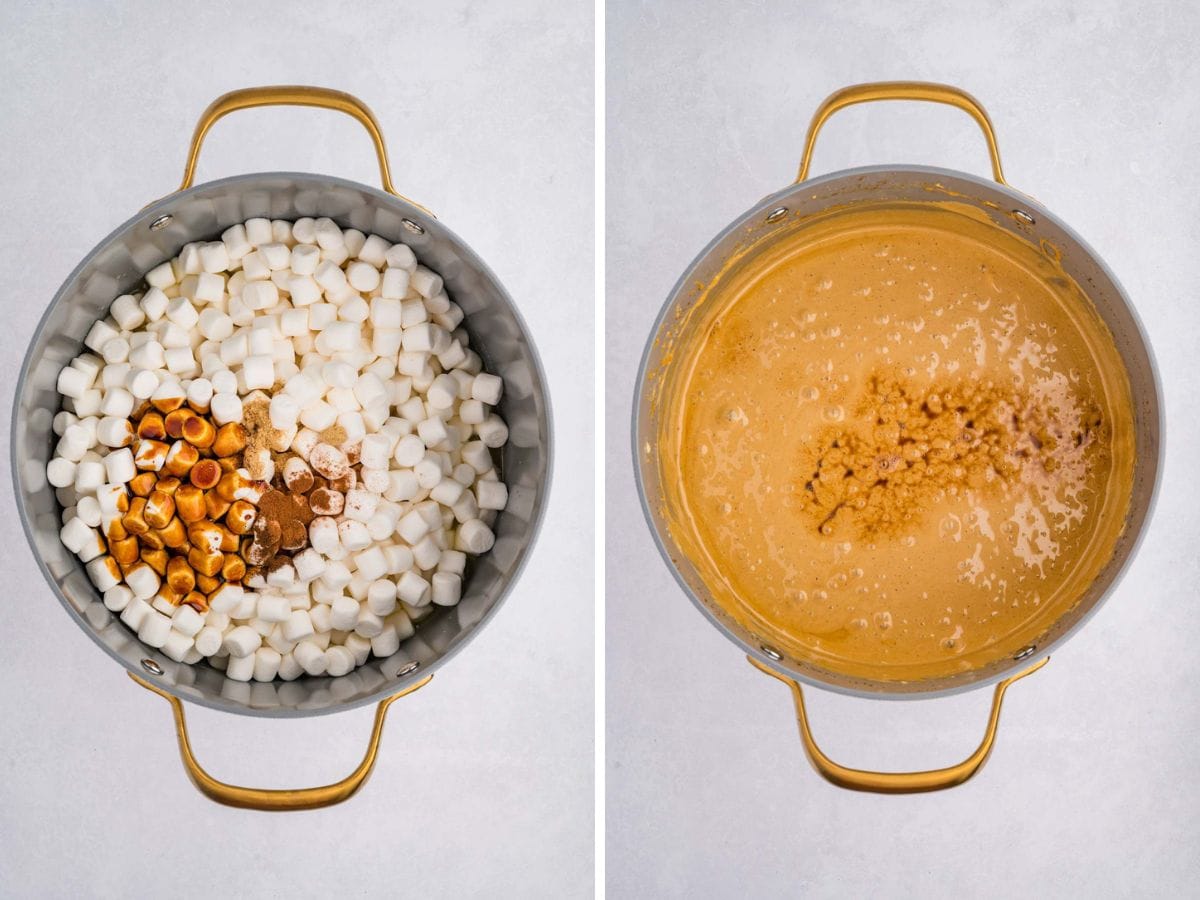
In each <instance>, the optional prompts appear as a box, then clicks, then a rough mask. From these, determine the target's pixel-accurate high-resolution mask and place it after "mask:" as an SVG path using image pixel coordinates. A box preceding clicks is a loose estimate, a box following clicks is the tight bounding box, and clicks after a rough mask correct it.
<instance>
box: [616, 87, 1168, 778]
mask: <svg viewBox="0 0 1200 900" xmlns="http://www.w3.org/2000/svg"><path fill="white" fill-rule="evenodd" d="M873 100H925V101H931V102H937V103H944V104H948V105H951V106H954V107H956V108H958V109H961V110H963V111H965V112H966V113H968V114H969V115H971V117H972V118H973V119H974V120H975V121H976V122H977V124H978V125H979V126H980V128H981V129H982V131H983V134H984V137H985V138H986V140H987V145H988V150H989V153H990V156H991V163H992V176H993V180H992V181H987V180H984V179H981V178H978V177H975V176H972V175H968V174H965V173H962V172H955V171H949V170H945V169H937V168H931V167H926V166H888V167H867V168H859V169H852V170H846V171H841V172H834V173H832V174H830V175H825V176H822V177H819V178H814V179H811V180H809V179H808V169H809V165H810V162H811V159H812V152H813V147H814V145H815V142H816V138H817V134H818V133H819V131H820V128H821V126H822V125H823V124H824V122H825V121H826V119H828V117H829V116H830V115H832V114H833V113H834V112H836V111H837V110H839V109H842V108H844V107H846V106H849V105H852V104H856V103H862V102H867V101H873ZM948 198H952V199H953V200H954V201H955V202H956V203H962V204H967V205H968V206H970V207H973V208H975V209H977V210H979V211H980V212H981V213H983V214H984V215H986V216H987V217H988V219H990V221H991V224H992V226H993V227H994V228H996V229H999V230H1002V231H1004V232H1008V233H1010V234H1012V235H1015V236H1017V237H1019V238H1020V239H1022V240H1024V241H1027V242H1030V243H1032V244H1033V245H1034V246H1040V247H1042V248H1043V250H1044V251H1047V252H1049V251H1050V250H1053V252H1055V253H1060V254H1061V259H1060V260H1059V262H1060V264H1061V267H1062V269H1063V271H1064V272H1065V273H1066V274H1067V275H1068V276H1069V277H1070V278H1072V279H1073V280H1074V281H1075V282H1076V283H1077V284H1078V285H1079V286H1080V287H1081V288H1082V289H1083V291H1084V292H1085V293H1086V294H1087V295H1088V297H1089V298H1090V300H1091V301H1092V303H1093V304H1094V306H1095V308H1096V310H1097V312H1098V313H1099V315H1100V317H1101V318H1102V319H1103V321H1104V322H1105V324H1106V325H1107V327H1108V328H1109V330H1110V331H1111V333H1112V335H1113V337H1114V339H1115V342H1116V346H1117V349H1118V351H1119V353H1120V355H1121V357H1122V359H1123V361H1124V364H1125V367H1126V369H1127V372H1128V376H1129V381H1130V385H1131V387H1132V395H1133V398H1134V429H1135V434H1136V462H1135V466H1134V478H1133V488H1132V499H1131V502H1130V506H1129V510H1128V514H1127V517H1126V521H1125V527H1124V531H1123V532H1122V534H1121V536H1120V538H1119V539H1118V542H1117V545H1116V549H1115V552H1114V554H1113V556H1112V558H1111V559H1110V560H1109V561H1108V563H1107V565H1105V566H1104V568H1103V569H1102V571H1101V572H1100V574H1099V576H1098V577H1097V578H1096V579H1095V580H1094V581H1093V582H1092V583H1091V585H1090V587H1088V589H1087V590H1086V592H1085V593H1084V595H1083V596H1082V597H1081V598H1079V600H1078V602H1077V603H1075V604H1074V605H1073V606H1072V607H1071V608H1070V609H1068V610H1066V611H1065V612H1064V613H1063V614H1062V615H1060V616H1059V617H1058V618H1057V620H1055V621H1054V622H1053V623H1052V624H1051V625H1050V626H1049V627H1048V628H1045V629H1043V630H1041V631H1039V632H1038V633H1036V634H1032V635H1029V636H1028V639H1027V640H1023V641H1021V642H1020V643H1018V644H1017V645H1015V646H1014V647H1013V648H1012V650H1011V653H1010V654H1009V655H1008V657H1007V658H1004V659H1001V660H999V661H996V662H994V663H992V664H990V665H987V666H981V667H976V668H971V669H967V670H963V671H959V672H957V673H954V674H953V675H950V676H946V677H942V678H937V679H931V680H926V681H919V682H917V681H914V682H897V681H880V680H871V679H862V678H851V677H847V676H846V675H844V674H842V673H838V672H834V671H831V670H829V669H828V668H823V667H821V666H820V665H818V664H816V663H814V661H812V660H809V659H805V658H804V657H803V656H799V655H789V654H788V653H787V652H786V651H782V650H780V649H778V648H776V647H774V646H771V644H770V643H768V642H766V641H765V640H764V639H763V638H761V637H760V636H758V635H757V634H754V633H753V632H752V631H751V630H750V629H748V628H746V627H744V626H743V625H741V624H740V623H739V622H737V621H735V620H734V618H733V617H732V616H730V615H729V613H728V612H726V611H725V610H724V609H723V608H722V606H721V605H720V604H719V603H717V602H716V601H715V600H714V598H713V596H712V594H711V592H710V591H709V590H708V588H707V587H706V586H705V583H704V581H703V579H702V578H701V576H700V573H699V572H698V570H697V567H696V566H695V565H694V564H693V562H692V561H690V560H689V559H688V557H687V554H686V553H685V552H684V551H683V550H682V549H681V547H680V545H679V543H678V542H677V540H676V539H675V538H674V537H673V536H672V534H671V530H670V528H669V521H670V520H671V518H672V516H671V513H672V510H671V508H670V505H671V503H672V500H671V496H670V492H669V491H667V490H664V472H663V468H662V457H661V455H660V453H659V448H660V446H661V445H662V443H663V435H664V433H665V432H664V429H670V428H674V427H676V425H675V423H674V422H672V421H668V420H667V418H666V417H664V416H662V415H660V412H661V411H662V410H663V409H664V408H665V407H666V405H667V404H666V403H665V402H664V398H666V397H668V396H670V394H671V392H672V391H674V390H677V389H678V384H679V379H680V377H681V375H682V370H683V369H684V368H685V366H684V365H682V361H683V358H684V357H686V356H687V354H686V351H685V348H686V347H687V346H688V342H689V341H690V340H692V339H693V338H694V337H695V334H696V332H697V328H696V327H695V326H696V323H697V322H698V321H699V320H702V319H703V318H704V317H703V315H702V314H700V313H701V311H702V310H703V305H704V304H705V303H706V301H707V300H708V298H709V297H710V294H709V293H708V291H707V286H708V285H710V284H711V283H712V282H713V280H714V279H715V278H717V276H718V275H719V273H721V272H722V271H723V270H726V269H727V267H728V266H730V265H731V263H734V262H735V264H736V265H738V266H742V267H745V266H748V265H749V266H752V265H753V264H754V259H755V257H756V256H757V255H759V254H765V252H766V250H767V249H768V248H770V247H772V246H777V245H778V242H780V241H802V240H803V223H804V220H805V219H806V218H808V217H813V216H817V215H818V214H820V213H823V212H825V211H827V210H829V209H831V208H835V207H836V208H839V209H841V208H848V207H853V206H856V205H860V204H861V205H869V204H878V203H881V202H895V201H902V202H908V203H937V202H944V201H946V200H947V199H948ZM1159 393H1160V391H1159V387H1158V377H1157V373H1156V370H1155V367H1154V362H1153V358H1152V356H1151V353H1150V349H1149V346H1148V345H1147V343H1146V339H1145V337H1144V334H1143V332H1142V329H1141V326H1140V324H1139V322H1138V320H1137V316H1136V314H1135V313H1134V311H1133V309H1132V306H1131V305H1130V303H1129V301H1128V299H1127V297H1126V295H1125V293H1124V292H1123V290H1122V289H1121V287H1120V285H1119V284H1118V283H1117V281H1116V279H1115V278H1114V277H1113V275H1112V273H1111V272H1109V270H1108V269H1107V268H1106V267H1105V265H1104V263H1103V262H1102V261H1101V260H1100V259H1099V258H1098V257H1097V256H1096V254H1095V253H1094V252H1093V251H1092V250H1091V249H1090V248H1089V247H1088V246H1087V245H1086V244H1085V243H1084V242H1083V240H1082V239H1081V238H1080V237H1079V236H1078V235H1076V234H1075V232H1073V231H1072V230H1071V229H1070V228H1069V227H1067V226H1066V225H1065V224H1064V223H1062V222H1061V221H1060V220H1059V219H1057V218H1056V217H1055V216H1054V215H1053V214H1051V213H1050V212H1049V211H1048V210H1046V209H1045V208H1044V207H1042V206H1041V205H1040V204H1038V203H1037V202H1036V201H1034V200H1032V199H1031V198H1030V197H1027V196H1025V195H1024V194H1021V193H1019V192H1017V191H1015V190H1013V189H1012V188H1011V187H1009V186H1008V185H1007V183H1006V182H1005V181H1004V176H1003V171H1002V168H1001V164H1000V154H999V150H998V148H997V145H996V140H995V137H994V134H993V131H992V125H991V122H990V120H989V118H988V116H987V113H986V112H985V111H984V110H983V108H982V107H981V106H980V105H979V104H978V102H977V101H975V100H974V98H972V97H971V96H970V95H968V94H966V93H965V92H963V91H961V90H959V89H957V88H953V87H949V86H946V85H937V84H925V83H917V82H889V83H880V84H865V85H857V86H853V87H849V88H846V89H843V90H841V91H838V92H837V93H835V94H833V95H831V96H830V97H829V98H828V99H827V100H826V101H825V102H824V103H823V104H822V105H821V107H820V108H819V109H818V110H817V113H816V114H815V115H814V117H813V120H812V123H811V125H810V127H809V131H808V136H807V141H806V145H805V148H804V155H803V158H802V163H801V166H800V172H799V176H798V178H797V179H796V182H795V183H794V184H792V185H791V186H789V187H787V188H785V189H784V190H782V191H779V192H777V193H774V194H771V195H770V196H768V197H766V198H765V199H763V200H762V201H760V202H759V203H758V204H756V205H755V206H754V207H753V208H752V209H750V210H749V211H748V212H746V213H745V214H744V215H742V216H741V217H740V218H738V219H737V220H736V221H735V222H733V223H731V224H730V225H729V226H728V227H726V228H725V230H724V231H722V232H721V233H720V234H719V235H717V237H716V238H714V239H713V241H712V242H711V243H710V244H709V245H708V246H707V247H706V248H705V249H704V250H703V251H702V252H701V253H700V255H699V256H697V257H696V259H695V260H694V261H693V262H692V264H691V265H690V266H689V267H688V269H687V270H686V271H685V272H684V273H683V275H682V276H681V277H680V278H679V281H678V282H677V283H676V285H675V287H674V289H673V290H672V292H671V295H670V297H669V298H668V300H667V302H666V304H665V305H664V306H663V309H662V312H661V313H660V314H659V317H658V320H657V322H656V323H655V326H654V329H653V330H652V332H651V334H650V338H649V340H648V342H647V344H646V349H645V353H644V355H643V358H642V364H641V369H640V371H639V374H638V381H637V389H636V393H635V397H634V404H635V405H634V422H633V452H634V457H635V471H636V474H637V482H638V490H639V492H640V494H641V498H642V506H643V511H644V512H645V515H646V519H647V521H648V523H649V525H650V528H651V531H652V532H653V534H654V538H655V541H656V542H657V544H658V547H659V550H660V552H661V553H662V556H663V559H664V560H665V561H666V562H667V564H668V565H669V566H670V567H671V569H672V571H673V573H674V575H675V577H676V580H677V581H678V582H679V584H680V586H681V587H682V588H683V589H684V591H685V592H686V593H687V594H688V596H689V597H690V598H691V600H692V602H693V603H694V604H695V605H696V607H697V608H698V609H699V610H700V611H701V612H702V613H703V614H704V615H705V616H706V617H707V618H708V619H709V621H711V622H712V623H713V624H714V625H715V626H716V627H717V628H719V629H720V630H721V631H722V632H723V633H724V634H725V635H726V637H728V638H729V639H730V640H731V641H733V642H734V643H735V644H736V645H737V646H739V647H740V648H741V649H742V650H743V651H744V652H745V653H746V654H747V657H748V658H749V661H750V662H751V663H752V664H753V665H755V666H756V667H757V668H759V669H761V670H762V671H763V672H765V673H767V674H769V675H772V676H773V677H775V678H778V679H779V680H781V681H783V682H784V683H785V684H787V685H789V687H790V688H791V690H792V693H793V697H794V701H795V706H796V713H797V718H798V721H799V726H800V732H801V738H802V741H803V743H804V746H805V750H806V752H807V754H808V756H809V758H810V760H811V761H812V762H813V764H814V766H815V767H816V768H817V770H818V772H820V774H821V775H823V776H824V777H826V778H827V779H829V780H830V781H833V782H834V783H837V784H839V785H841V786H843V787H848V788H852V789H858V790H871V791H881V792H895V793H900V792H912V791H927V790H936V789H939V788H944V787H950V786H952V785H954V784H959V783H961V782H962V781H965V780H966V779H967V778H969V777H971V775H973V774H974V773H975V772H976V771H978V769H979V767H980V766H982V764H983V762H984V761H985V760H986V758H987V755H988V753H989V752H990V749H991V746H992V742H993V740H994V738H995V733H996V726H997V723H998V719H999V713H1000V704H1001V700H1002V698H1003V695H1004V691H1005V689H1006V688H1007V687H1008V685H1009V684H1011V683H1012V682H1013V681H1016V680H1017V679H1019V678H1022V677H1024V676H1026V675H1028V674H1030V673H1032V672H1033V671H1035V670H1036V669H1038V668H1040V667H1041V666H1042V665H1044V664H1045V663H1046V661H1047V660H1048V654H1049V653H1050V652H1051V650H1052V649H1053V648H1055V647H1056V646H1058V645H1059V644H1060V643H1062V642H1063V641H1064V640H1066V638H1067V637H1069V636H1070V635H1071V634H1072V633H1074V632H1075V631H1076V630H1077V629H1078V628H1079V627H1081V626H1082V625H1083V623H1084V622H1085V621H1086V620H1087V619H1088V617H1089V616H1090V615H1091V614H1093V613H1094V612H1095V611H1096V609H1097V608H1098V607H1099V606H1100V604H1101V602H1102V601H1103V600H1104V599H1105V598H1106V597H1107V596H1108V595H1109V594H1110V593H1111V592H1112V590H1113V588H1114V587H1115V585H1116V583H1117V581H1118V579H1119V578H1120V576H1121V574H1122V573H1123V572H1124V571H1125V569H1126V568H1127V567H1128V564H1129V561H1130V559H1131V558H1132V556H1133V554H1134V551H1135V549H1136V547H1137V544H1138V541H1139V540H1140V538H1141V535H1142V533H1143V531H1144V527H1145V524H1146V521H1147V519H1148V517H1149V515H1150V511H1151V508H1152V505H1153V499H1154V494H1155V489H1156V485H1157V481H1158V473H1159V470H1160V469H1161V466H1162V443H1161V436H1162V420H1161V414H1162V413H1161V407H1160V403H1159ZM1038 657H1042V658H1041V659H1040V661H1038V662H1036V663H1035V664H1034V665H1032V666H1031V665H1030V662H1031V660H1034V659H1037V658H1038ZM801 682H803V683H806V684H810V685H814V686H818V687H822V688H827V689H830V690H834V691H840V692H843V693H848V694H854V695H858V696H865V697H891V698H914V697H931V696H938V695H943V694H949V693H954V692H957V691H961V690H966V689H968V688H973V687H981V686H984V685H988V684H995V685H996V687H995V692H994V699H993V705H992V712H991V716H990V719H989V723H988V727H987V730H986V733H985V737H984V740H983V742H982V743H981V745H980V746H979V748H978V749H977V750H976V751H975V753H974V754H972V755H971V757H969V758H968V759H967V760H965V761H964V762H963V763H961V764H959V765H957V766H951V767H949V768H947V769H941V770H936V771H930V772H918V773H874V772H864V771H859V770H853V769H848V768H846V767H844V766H840V765H838V764H837V763H835V762H833V761H832V760H830V759H829V758H828V757H826V756H825V755H824V754H823V753H822V752H821V751H820V749H819V748H818V746H817V744H816V742H815V741H814V740H813V738H812V735H811V732H810V730H809V726H808V721H807V717H806V715H805V710H804V703H803V693H802V690H801V687H800V683H801Z"/></svg>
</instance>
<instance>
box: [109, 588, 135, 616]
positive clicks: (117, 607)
mask: <svg viewBox="0 0 1200 900" xmlns="http://www.w3.org/2000/svg"><path fill="white" fill-rule="evenodd" d="M131 600H133V591H131V590H130V589H129V586H128V585H125V584H114V585H113V586H112V587H110V588H109V589H108V590H107V591H105V592H104V607H105V609H109V610H112V611H113V612H115V613H119V612H120V611H121V610H123V609H124V608H125V607H126V606H128V605H129V602H130V601H131Z"/></svg>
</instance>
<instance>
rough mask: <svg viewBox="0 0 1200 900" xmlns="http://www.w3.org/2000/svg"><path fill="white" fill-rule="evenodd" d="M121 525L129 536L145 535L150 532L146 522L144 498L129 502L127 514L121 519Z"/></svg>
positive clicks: (135, 498)
mask: <svg viewBox="0 0 1200 900" xmlns="http://www.w3.org/2000/svg"><path fill="white" fill-rule="evenodd" d="M121 524H122V525H124V526H125V530H126V531H128V532H129V533H130V534H145V533H146V532H147V531H149V530H150V525H149V524H148V523H147V522H146V498H145V497H134V498H133V499H132V500H130V501H129V512H127V513H125V515H124V516H122V517H121Z"/></svg>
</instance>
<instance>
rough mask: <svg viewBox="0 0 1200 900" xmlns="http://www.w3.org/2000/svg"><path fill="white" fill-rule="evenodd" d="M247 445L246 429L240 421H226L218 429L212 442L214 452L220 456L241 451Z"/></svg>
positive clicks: (227, 455)
mask: <svg viewBox="0 0 1200 900" xmlns="http://www.w3.org/2000/svg"><path fill="white" fill-rule="evenodd" d="M245 447H246V429H245V428H244V427H243V426H242V424H241V423H240V422H226V423H225V424H224V425H222V426H221V427H220V428H218V429H217V435H216V437H215V438H214V440H213V443H212V452H213V453H215V454H217V456H220V457H229V456H233V455H234V454H235V453H241V452H242V450H244V449H245Z"/></svg>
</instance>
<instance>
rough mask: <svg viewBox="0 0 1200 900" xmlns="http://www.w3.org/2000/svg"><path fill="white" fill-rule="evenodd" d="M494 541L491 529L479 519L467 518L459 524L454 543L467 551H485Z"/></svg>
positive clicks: (494, 537) (489, 548)
mask: <svg viewBox="0 0 1200 900" xmlns="http://www.w3.org/2000/svg"><path fill="white" fill-rule="evenodd" d="M495 542H496V536H495V535H494V534H492V529H490V528H488V526H487V525H485V524H484V523H483V522H482V521H480V520H479V519H468V520H467V521H466V522H463V523H462V525H460V526H459V529H458V534H457V535H456V536H455V539H454V545H455V547H456V548H457V549H459V550H463V551H465V552H467V553H476V554H479V553H487V552H488V551H489V550H491V549H492V545H493V544H494V543H495Z"/></svg>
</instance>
